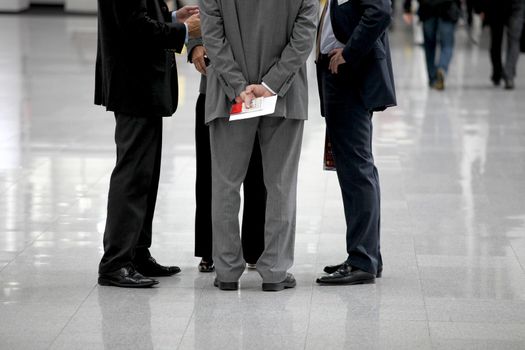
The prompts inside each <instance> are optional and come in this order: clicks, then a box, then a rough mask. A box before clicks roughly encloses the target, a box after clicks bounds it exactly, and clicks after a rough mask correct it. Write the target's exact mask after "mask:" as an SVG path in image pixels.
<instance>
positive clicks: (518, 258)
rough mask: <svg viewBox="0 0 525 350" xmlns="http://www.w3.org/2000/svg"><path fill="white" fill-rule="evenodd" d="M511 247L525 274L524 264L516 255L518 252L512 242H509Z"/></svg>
mask: <svg viewBox="0 0 525 350" xmlns="http://www.w3.org/2000/svg"><path fill="white" fill-rule="evenodd" d="M509 246H510V249H512V253H513V254H514V257H515V258H516V260H517V261H518V264H519V265H520V267H521V269H522V270H523V273H525V266H523V264H522V263H521V260H520V258H519V256H518V254H517V253H516V250H515V249H514V247H513V246H512V242H509Z"/></svg>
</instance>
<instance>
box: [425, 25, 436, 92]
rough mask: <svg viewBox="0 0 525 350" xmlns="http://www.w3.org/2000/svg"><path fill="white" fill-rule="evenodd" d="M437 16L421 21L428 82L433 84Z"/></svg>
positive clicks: (434, 77)
mask: <svg viewBox="0 0 525 350" xmlns="http://www.w3.org/2000/svg"><path fill="white" fill-rule="evenodd" d="M438 21H439V20H438V18H429V19H427V20H425V21H423V39H424V42H423V46H424V48H425V58H426V62H427V72H428V82H429V84H433V83H434V81H435V80H436V46H437V30H438Z"/></svg>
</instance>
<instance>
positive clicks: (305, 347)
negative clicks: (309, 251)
mask: <svg viewBox="0 0 525 350" xmlns="http://www.w3.org/2000/svg"><path fill="white" fill-rule="evenodd" d="M328 181H329V177H327V176H325V181H324V190H325V191H324V194H325V195H324V196H323V206H322V210H323V212H324V209H325V208H326V189H327V187H328ZM324 220H325V218H324V216H321V224H320V230H319V232H318V234H317V254H316V256H315V263H314V269H315V267H316V266H317V263H318V261H319V243H320V242H321V234H322V232H321V231H322V230H321V228H322V227H323V223H324ZM314 288H315V285H314V282H311V284H310V306H309V312H308V322H307V324H306V333H305V336H304V347H303V349H304V350H306V349H307V347H308V332H309V330H310V321H311V319H312V303H313V299H314Z"/></svg>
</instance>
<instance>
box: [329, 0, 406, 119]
mask: <svg viewBox="0 0 525 350" xmlns="http://www.w3.org/2000/svg"><path fill="white" fill-rule="evenodd" d="M330 6H331V7H330V19H331V21H332V27H333V30H334V35H335V37H336V38H337V40H339V41H340V42H342V43H346V46H345V48H344V49H343V57H344V59H345V61H346V62H347V63H346V64H347V65H348V67H349V68H350V69H349V70H347V72H348V73H347V74H349V77H348V78H349V79H350V80H352V82H353V83H355V84H356V85H357V86H358V89H359V92H360V94H361V97H362V99H363V103H364V105H365V107H366V108H367V109H369V110H371V111H380V110H384V109H386V108H387V107H390V106H395V105H396V93H395V87H394V74H393V72H392V61H391V58H390V46H389V43H388V37H387V32H386V31H387V29H388V27H389V25H390V21H391V11H392V7H391V2H390V0H349V1H347V2H345V3H343V4H341V5H339V4H338V1H337V0H332V2H331V5H330Z"/></svg>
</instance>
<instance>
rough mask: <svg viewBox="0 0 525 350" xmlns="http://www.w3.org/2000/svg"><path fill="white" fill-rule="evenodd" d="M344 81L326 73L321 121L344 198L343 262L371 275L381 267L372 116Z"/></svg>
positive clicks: (377, 182)
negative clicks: (345, 226)
mask: <svg viewBox="0 0 525 350" xmlns="http://www.w3.org/2000/svg"><path fill="white" fill-rule="evenodd" d="M342 74H344V73H342ZM347 80H348V79H345V78H344V77H340V76H336V75H332V74H330V73H329V72H328V70H327V69H326V68H325V69H324V73H323V84H324V86H323V90H324V93H325V94H324V107H325V117H326V123H327V127H328V132H329V135H330V139H331V142H332V147H333V152H334V159H335V164H336V168H337V176H338V179H339V184H340V186H341V192H342V195H343V204H344V210H345V218H346V225H347V231H346V243H347V253H348V260H347V261H348V263H349V264H350V265H352V266H354V267H357V268H359V269H361V270H363V271H367V272H370V273H373V274H375V273H376V272H377V269H378V268H379V267H380V265H381V264H382V262H381V254H380V252H379V250H380V243H379V226H380V222H379V221H380V211H381V209H380V188H379V177H378V173H377V168H376V167H375V165H374V158H373V155H372V113H371V112H370V111H368V110H367V109H366V108H365V107H364V106H363V103H362V101H361V98H360V96H359V94H358V92H357V89H356V88H355V87H352V85H351V84H348V82H347Z"/></svg>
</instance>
